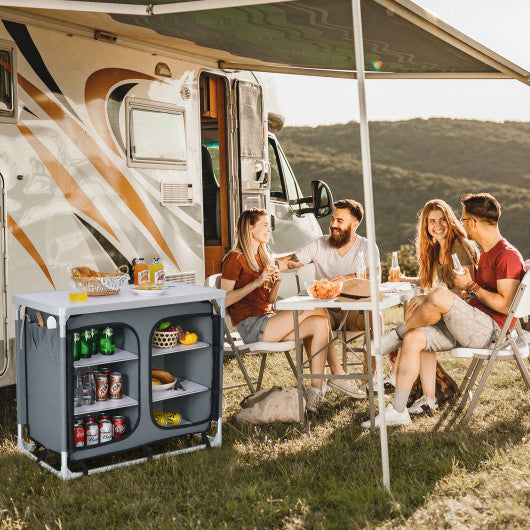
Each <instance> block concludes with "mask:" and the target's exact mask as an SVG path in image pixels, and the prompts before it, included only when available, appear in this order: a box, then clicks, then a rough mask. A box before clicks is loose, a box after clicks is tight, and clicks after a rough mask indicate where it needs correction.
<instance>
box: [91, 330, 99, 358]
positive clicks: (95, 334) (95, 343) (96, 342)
mask: <svg viewBox="0 0 530 530" xmlns="http://www.w3.org/2000/svg"><path fill="white" fill-rule="evenodd" d="M90 333H92V355H97V353H98V351H99V329H97V328H92V329H91V330H90Z"/></svg>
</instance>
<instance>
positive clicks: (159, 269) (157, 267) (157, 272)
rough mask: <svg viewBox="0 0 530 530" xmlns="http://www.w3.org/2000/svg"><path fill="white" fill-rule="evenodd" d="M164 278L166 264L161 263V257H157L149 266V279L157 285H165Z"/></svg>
mask: <svg viewBox="0 0 530 530" xmlns="http://www.w3.org/2000/svg"><path fill="white" fill-rule="evenodd" d="M164 280H165V275H164V266H163V265H162V263H160V258H155V259H154V260H153V263H151V265H150V266H149V281H150V282H151V283H154V284H156V285H163V284H164Z"/></svg>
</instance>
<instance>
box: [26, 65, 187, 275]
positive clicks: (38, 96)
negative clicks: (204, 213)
mask: <svg viewBox="0 0 530 530" xmlns="http://www.w3.org/2000/svg"><path fill="white" fill-rule="evenodd" d="M18 83H19V85H20V86H21V87H22V88H23V89H24V90H25V91H26V93H27V94H28V95H29V96H31V97H32V98H33V99H34V100H35V102H36V103H37V105H39V107H40V108H41V109H42V110H43V111H44V112H46V114H48V116H49V117H50V118H52V119H53V120H54V121H55V122H56V123H57V125H58V126H59V127H60V128H61V129H62V130H63V132H64V133H65V134H66V135H67V136H68V137H69V138H70V140H72V142H74V143H75V144H76V146H77V148H78V149H79V150H80V151H81V152H82V153H83V154H84V155H85V156H86V158H87V159H88V160H89V161H90V162H91V163H92V165H93V166H94V167H95V168H96V170H97V171H98V172H99V174H100V175H101V176H102V177H103V178H104V179H105V180H106V181H107V183H108V184H109V185H110V186H111V187H112V188H113V189H114V191H115V192H116V193H117V194H118V195H119V197H120V198H121V200H122V201H123V202H124V203H125V204H126V205H127V206H128V208H129V209H130V210H131V211H132V212H133V214H134V215H135V216H136V217H137V218H138V219H139V221H140V222H141V223H142V224H143V225H144V226H145V227H146V228H147V230H148V231H149V232H150V233H151V235H152V236H153V237H154V239H155V240H156V241H157V243H158V244H159V245H160V247H161V248H162V250H163V251H164V252H165V253H166V255H167V256H168V257H169V258H170V259H171V260H172V261H173V263H175V265H176V266H177V268H178V269H179V270H180V267H179V265H178V263H177V261H176V259H175V257H174V256H173V253H172V252H171V250H170V249H169V246H168V244H167V243H166V241H165V240H164V237H163V236H162V234H161V232H160V229H159V228H158V226H157V224H156V222H155V220H154V219H153V218H152V217H151V214H150V213H149V211H148V210H147V207H146V206H145V204H144V203H143V202H142V200H141V198H140V196H139V195H138V193H136V191H135V189H134V188H133V186H132V185H131V183H130V182H129V181H128V180H127V179H126V178H125V176H124V175H123V174H122V173H121V172H120V171H119V169H118V168H117V167H116V166H115V165H114V164H113V163H112V161H111V160H110V159H109V157H108V156H107V155H106V154H105V153H104V152H103V151H102V150H101V149H100V148H99V146H98V145H97V143H96V142H95V141H94V140H93V139H92V138H91V137H90V136H89V135H88V134H87V132H86V131H85V130H84V129H83V128H82V127H80V126H79V125H78V124H77V123H76V122H75V121H74V120H72V119H71V118H70V117H69V116H68V115H67V114H66V113H65V112H64V111H63V110H62V109H61V107H59V106H58V105H57V104H56V103H54V102H53V101H52V100H51V99H50V98H48V97H47V96H46V94H44V93H43V92H42V91H41V90H39V89H38V88H37V87H36V86H35V85H33V84H32V83H31V82H30V81H28V80H27V79H25V78H24V77H23V76H21V75H20V74H18Z"/></svg>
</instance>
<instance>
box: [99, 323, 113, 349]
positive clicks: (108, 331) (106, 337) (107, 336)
mask: <svg viewBox="0 0 530 530" xmlns="http://www.w3.org/2000/svg"><path fill="white" fill-rule="evenodd" d="M115 350H116V345H115V343H114V330H113V329H112V328H109V327H107V328H105V329H104V330H103V331H102V332H101V338H100V340H99V351H100V353H101V354H102V355H114V351H115Z"/></svg>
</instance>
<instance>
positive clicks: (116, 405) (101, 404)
mask: <svg viewBox="0 0 530 530" xmlns="http://www.w3.org/2000/svg"><path fill="white" fill-rule="evenodd" d="M137 405H138V401H136V399H134V398H132V397H130V396H126V395H125V394H124V395H123V396H122V398H121V399H108V400H107V401H96V402H95V403H94V404H93V405H81V406H80V407H74V416H79V415H80V414H89V413H91V412H102V411H104V410H113V409H122V408H125V407H134V406H137Z"/></svg>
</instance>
